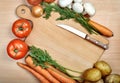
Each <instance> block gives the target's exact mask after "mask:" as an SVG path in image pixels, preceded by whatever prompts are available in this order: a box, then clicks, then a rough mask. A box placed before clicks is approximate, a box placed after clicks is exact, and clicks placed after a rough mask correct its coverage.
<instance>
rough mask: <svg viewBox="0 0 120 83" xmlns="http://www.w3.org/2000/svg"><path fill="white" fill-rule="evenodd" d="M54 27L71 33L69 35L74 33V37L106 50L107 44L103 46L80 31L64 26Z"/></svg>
mask: <svg viewBox="0 0 120 83" xmlns="http://www.w3.org/2000/svg"><path fill="white" fill-rule="evenodd" d="M56 25H57V26H58V27H60V28H63V29H65V30H67V31H69V32H71V33H74V34H75V35H77V36H79V37H81V38H83V39H86V40H88V41H90V42H91V43H93V44H95V45H97V46H99V47H101V48H103V49H105V50H106V49H108V44H104V43H102V42H100V41H98V40H96V39H94V38H92V37H90V36H89V35H88V34H86V33H84V32H81V31H79V30H77V29H75V28H73V27H71V26H68V25H65V24H56Z"/></svg>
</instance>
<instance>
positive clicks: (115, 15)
mask: <svg viewBox="0 0 120 83" xmlns="http://www.w3.org/2000/svg"><path fill="white" fill-rule="evenodd" d="M85 1H87V2H92V3H93V5H94V6H95V7H96V14H95V16H94V17H92V18H91V19H93V20H95V21H96V22H98V23H100V24H102V25H105V26H107V27H109V29H111V30H112V31H113V32H114V36H113V37H111V38H107V39H108V40H109V49H108V50H106V51H105V52H104V53H103V55H102V57H101V58H100V60H105V61H107V62H108V63H109V64H110V65H111V66H112V69H113V73H118V74H120V66H119V63H120V45H119V43H120V32H119V31H120V28H119V27H120V23H119V21H120V9H119V8H120V5H119V4H120V0H115V1H114V0H104V1H102V0H84V2H85ZM21 4H25V1H24V0H1V2H0V10H1V12H0V28H1V30H0V49H1V51H0V83H39V82H38V80H36V79H35V78H34V77H33V76H32V75H31V74H29V73H28V72H27V71H25V70H23V69H21V68H19V67H18V66H17V65H16V61H15V60H13V59H11V58H9V57H8V55H7V53H6V46H7V44H8V43H9V41H10V40H12V39H14V38H16V37H15V36H14V35H13V34H12V32H11V26H12V23H13V22H14V21H15V20H16V19H18V17H17V16H16V14H15V9H16V7H17V6H19V5H21ZM71 38H72V37H71ZM51 48H52V47H51ZM23 60H24V59H23ZM23 60H20V61H23Z"/></svg>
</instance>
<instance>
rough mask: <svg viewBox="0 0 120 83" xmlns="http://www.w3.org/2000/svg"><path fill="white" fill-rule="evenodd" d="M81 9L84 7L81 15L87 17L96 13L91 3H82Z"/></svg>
mask: <svg viewBox="0 0 120 83" xmlns="http://www.w3.org/2000/svg"><path fill="white" fill-rule="evenodd" d="M83 7H84V12H83V15H88V16H89V17H92V16H94V14H95V12H96V11H95V8H94V6H93V5H92V4H91V3H88V2H87V3H84V5H83Z"/></svg>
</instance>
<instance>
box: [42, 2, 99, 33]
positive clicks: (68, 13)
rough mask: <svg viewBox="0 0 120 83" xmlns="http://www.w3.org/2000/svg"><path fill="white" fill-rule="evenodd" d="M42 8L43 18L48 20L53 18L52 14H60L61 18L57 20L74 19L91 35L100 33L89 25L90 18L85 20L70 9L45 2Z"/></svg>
mask: <svg viewBox="0 0 120 83" xmlns="http://www.w3.org/2000/svg"><path fill="white" fill-rule="evenodd" d="M42 6H43V8H44V13H45V16H44V17H43V18H46V19H48V18H49V17H50V16H51V12H58V13H59V14H60V17H58V18H57V19H56V20H65V19H74V20H75V21H76V22H78V23H80V24H81V25H82V26H83V27H84V28H85V29H86V30H87V31H88V32H89V33H90V34H91V33H98V31H97V30H96V29H94V28H93V27H92V26H91V25H90V24H88V21H89V18H85V17H84V16H83V15H82V14H78V13H76V12H74V11H73V10H71V9H69V8H61V7H60V6H58V5H57V4H55V3H52V4H48V3H45V2H43V3H42Z"/></svg>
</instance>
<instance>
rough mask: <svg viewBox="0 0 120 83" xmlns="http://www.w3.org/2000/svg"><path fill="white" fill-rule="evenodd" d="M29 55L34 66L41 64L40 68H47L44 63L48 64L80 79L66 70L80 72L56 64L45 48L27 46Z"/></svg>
mask: <svg viewBox="0 0 120 83" xmlns="http://www.w3.org/2000/svg"><path fill="white" fill-rule="evenodd" d="M29 49H30V50H29V56H31V57H32V59H33V63H34V64H35V65H36V66H41V67H42V68H48V67H49V66H47V65H46V64H49V65H51V66H53V67H55V68H56V69H58V70H60V71H62V72H63V73H65V74H67V75H69V76H70V77H71V78H73V79H76V80H81V79H80V77H79V76H78V77H77V76H73V75H71V74H69V73H68V71H71V72H75V73H79V74H81V72H78V71H74V70H71V69H68V68H65V67H63V66H62V65H60V64H58V63H57V62H56V61H55V60H53V59H52V57H51V56H50V55H49V54H48V52H47V51H46V50H41V49H40V48H36V47H35V46H30V47H29Z"/></svg>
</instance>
